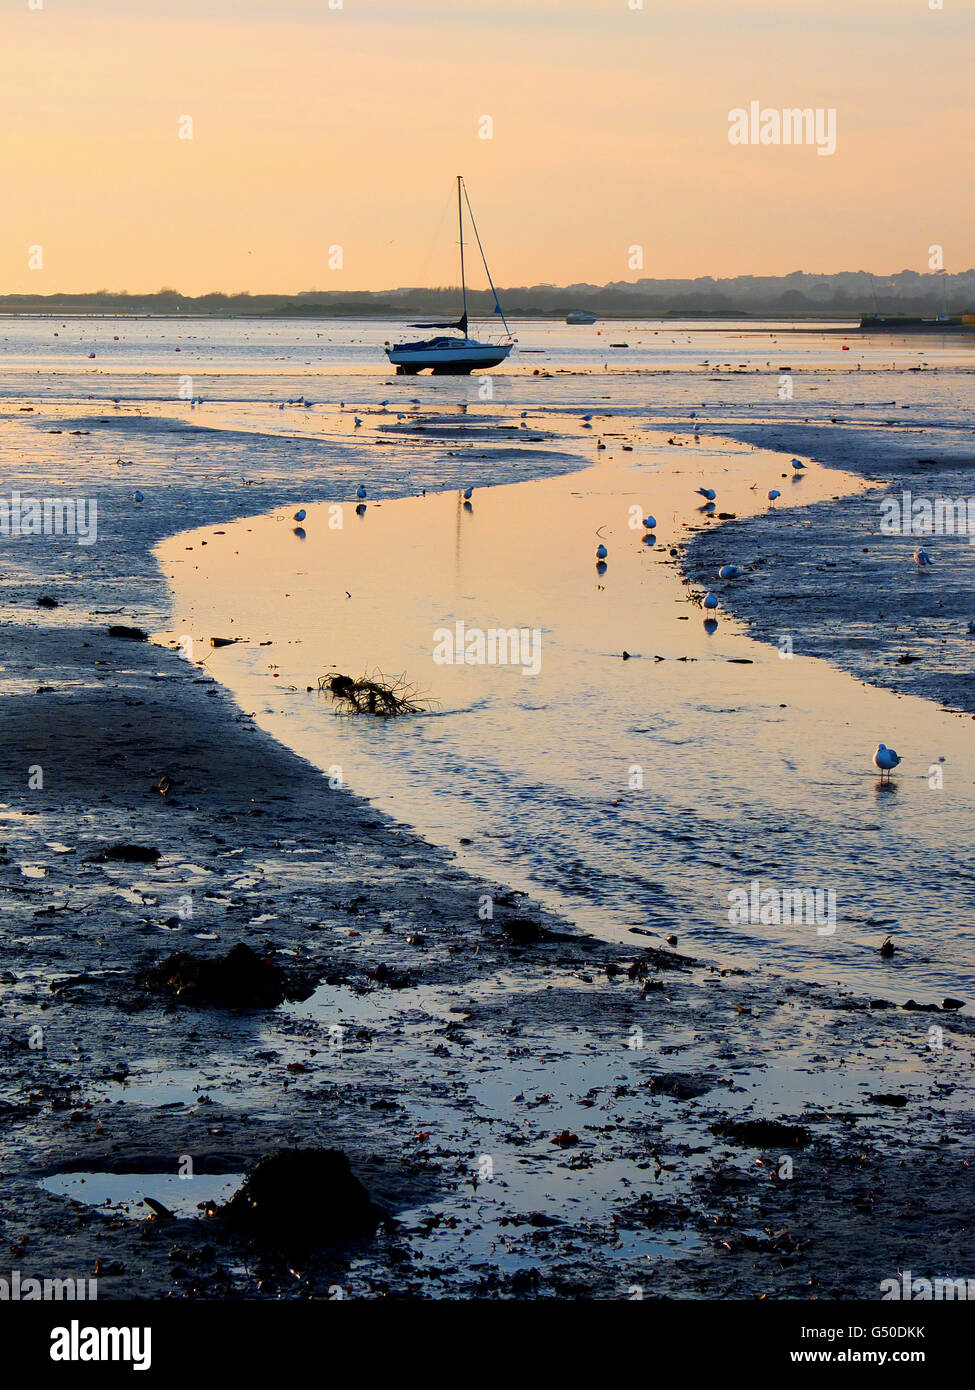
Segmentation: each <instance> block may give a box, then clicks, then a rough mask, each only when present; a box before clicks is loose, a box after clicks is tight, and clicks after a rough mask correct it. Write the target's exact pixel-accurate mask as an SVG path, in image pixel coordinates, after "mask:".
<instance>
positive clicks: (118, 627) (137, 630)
mask: <svg viewBox="0 0 975 1390" xmlns="http://www.w3.org/2000/svg"><path fill="white" fill-rule="evenodd" d="M108 635H109V637H127V638H128V639H129V641H130V642H148V641H149V634H148V632H143V630H142V628H141V627H126V626H125V624H124V623H113V624H112V626H111V627H110V628H109V629H108Z"/></svg>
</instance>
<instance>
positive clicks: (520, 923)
mask: <svg viewBox="0 0 975 1390" xmlns="http://www.w3.org/2000/svg"><path fill="white" fill-rule="evenodd" d="M501 930H502V931H503V932H504V934H505V936H510V937H511V939H512V941H517V942H518V943H519V945H527V944H528V943H529V942H533V941H547V940H548V932H547V931H546V930H545V928H544V927H540V926H539V925H538V923H537V922H533V921H532V920H531V918H530V917H509V918H508V920H507V921H506V922H502V923H501Z"/></svg>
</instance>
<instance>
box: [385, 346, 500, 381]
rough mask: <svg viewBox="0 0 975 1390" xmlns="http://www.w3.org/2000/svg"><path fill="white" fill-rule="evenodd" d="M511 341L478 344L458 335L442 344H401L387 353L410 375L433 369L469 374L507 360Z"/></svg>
mask: <svg viewBox="0 0 975 1390" xmlns="http://www.w3.org/2000/svg"><path fill="white" fill-rule="evenodd" d="M511 348H512V344H511V343H478V342H476V341H475V340H474V339H472V338H466V339H465V338H455V339H452V340H446V341H443V342H440V343H436V344H432V343H399V344H398V345H397V346H396V347H391V348H387V349H386V356H387V357H388V358H389V360H390V362H391V363H392V364H393V366H394V367H395V368H396V369H397V371H399V372H407V373H409V374H410V375H412V374H414V373H416V372H422V371H432V372H433V373H434V374H435V375H437V376H466V375H467V374H468V373H469V372H475V371H479V370H480V371H485V370H486V369H487V368H488V367H497V366H498V364H499V363H501V362H503V361H504V360H505V359H506V358H507V356H508V354H509V353H510V351H511Z"/></svg>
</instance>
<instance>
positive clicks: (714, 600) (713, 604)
mask: <svg viewBox="0 0 975 1390" xmlns="http://www.w3.org/2000/svg"><path fill="white" fill-rule="evenodd" d="M717 606H718V596H717V594H711V593H707V594H705V595H704V607H705V608H707V609H711V608H717Z"/></svg>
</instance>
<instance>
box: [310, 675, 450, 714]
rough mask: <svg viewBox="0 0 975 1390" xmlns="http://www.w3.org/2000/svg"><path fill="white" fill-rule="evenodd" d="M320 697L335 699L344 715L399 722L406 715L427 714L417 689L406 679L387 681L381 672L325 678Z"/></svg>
mask: <svg viewBox="0 0 975 1390" xmlns="http://www.w3.org/2000/svg"><path fill="white" fill-rule="evenodd" d="M318 691H319V694H329V695H331V697H332V699H333V701H334V702H335V704H337V705H339V706H341V708H342V712H343V713H344V714H373V715H376V716H377V717H378V718H380V719H396V718H398V717H399V716H400V715H403V714H424V713H425V712H426V710H425V707H424V704H423V702H422V700H421V699H420V697H419V692H418V690H417V688H416V686H414V685H410V684H409V683H408V682H407V681H406V680H405V679H404V678H403V677H402V676H397V677H395V678H394V679H387V678H386V677H384V676H383V675H382V673H381V672H376V673H374V674H373V675H372V676H362V677H360V678H359V679H358V680H355V679H353V677H352V676H342V675H335V676H321V677H320V678H319V681H318Z"/></svg>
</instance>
